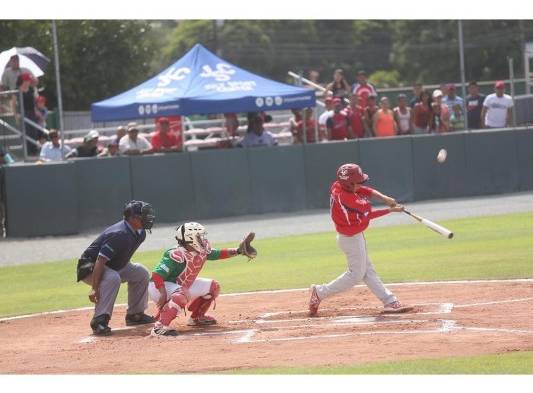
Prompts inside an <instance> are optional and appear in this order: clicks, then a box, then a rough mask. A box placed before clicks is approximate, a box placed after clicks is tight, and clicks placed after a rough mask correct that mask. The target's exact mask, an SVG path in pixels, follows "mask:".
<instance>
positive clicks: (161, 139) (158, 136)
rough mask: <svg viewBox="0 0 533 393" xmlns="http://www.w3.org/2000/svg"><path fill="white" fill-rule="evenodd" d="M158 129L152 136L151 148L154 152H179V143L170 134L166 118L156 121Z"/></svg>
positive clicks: (173, 135) (172, 134)
mask: <svg viewBox="0 0 533 393" xmlns="http://www.w3.org/2000/svg"><path fill="white" fill-rule="evenodd" d="M158 125H159V128H158V130H157V131H156V132H154V134H153V135H152V147H153V149H154V152H158V153H159V152H173V151H181V147H180V143H179V141H178V138H176V135H175V134H174V133H172V132H170V124H169V121H168V119H167V118H166V117H162V118H160V119H159V121H158Z"/></svg>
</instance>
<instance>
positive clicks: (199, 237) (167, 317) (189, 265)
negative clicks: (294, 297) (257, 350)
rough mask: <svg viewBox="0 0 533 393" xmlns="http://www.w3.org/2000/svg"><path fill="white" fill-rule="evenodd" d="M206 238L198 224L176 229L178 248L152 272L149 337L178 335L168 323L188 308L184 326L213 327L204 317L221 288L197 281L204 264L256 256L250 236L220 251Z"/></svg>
mask: <svg viewBox="0 0 533 393" xmlns="http://www.w3.org/2000/svg"><path fill="white" fill-rule="evenodd" d="M206 235H207V232H206V230H205V228H204V226H203V225H201V224H199V223H197V222H187V223H185V224H183V225H181V226H179V227H178V228H177V229H176V240H177V241H178V246H177V247H174V248H171V249H168V250H167V251H165V252H164V253H163V258H162V259H161V262H159V264H158V265H157V266H156V267H155V269H154V270H153V272H152V278H151V281H150V284H149V285H148V293H149V294H150V298H151V299H152V300H153V301H154V302H155V303H156V305H157V308H158V313H157V315H156V323H155V325H154V328H153V329H152V332H151V335H152V336H177V335H178V332H177V331H176V330H175V329H172V328H171V327H170V323H171V322H172V321H173V320H174V318H176V316H177V315H178V312H179V311H180V309H185V307H186V306H187V305H188V310H189V311H190V312H191V316H190V319H189V321H188V323H187V325H189V326H207V325H214V324H216V323H217V321H216V319H215V318H213V317H211V316H209V315H205V313H206V312H207V310H208V309H209V307H210V306H211V303H213V302H214V301H215V299H216V298H217V296H218V294H219V292H220V285H219V284H218V282H217V281H215V280H212V279H209V278H198V273H200V270H202V267H203V266H204V263H205V261H206V260H208V259H209V260H217V259H226V258H231V257H234V256H236V255H246V256H247V257H248V258H249V259H253V258H255V257H256V256H257V251H256V250H255V248H253V247H252V246H251V244H250V243H251V242H252V240H253V239H254V237H255V234H254V233H253V232H251V233H249V234H248V235H246V236H245V237H244V239H243V240H242V242H241V243H240V245H239V247H238V248H226V249H220V250H219V249H214V248H213V249H212V248H211V245H210V244H209V241H208V240H207V237H206Z"/></svg>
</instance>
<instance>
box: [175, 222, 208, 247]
mask: <svg viewBox="0 0 533 393" xmlns="http://www.w3.org/2000/svg"><path fill="white" fill-rule="evenodd" d="M176 240H177V241H178V244H179V245H180V246H186V245H189V246H191V247H192V248H194V249H195V250H196V251H198V252H200V253H206V254H209V253H210V252H211V245H210V244H209V241H208V240H207V231H206V230H205V227H204V226H203V225H202V224H199V223H197V222H186V223H185V224H183V225H180V226H179V227H177V228H176Z"/></svg>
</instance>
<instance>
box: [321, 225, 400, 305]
mask: <svg viewBox="0 0 533 393" xmlns="http://www.w3.org/2000/svg"><path fill="white" fill-rule="evenodd" d="M337 244H338V246H339V248H340V249H341V250H342V252H343V253H344V254H345V255H346V262H347V263H348V270H347V271H346V272H344V273H343V274H341V275H340V276H339V277H337V278H336V279H335V280H333V281H331V282H329V283H328V284H323V285H316V291H317V294H318V297H319V298H320V299H321V300H323V299H325V298H327V297H329V296H332V295H334V294H336V293H339V292H342V291H345V290H347V289H349V288H351V287H353V286H354V285H356V284H358V283H360V282H361V281H363V282H364V283H365V284H366V285H367V286H368V288H369V289H370V290H371V291H372V293H373V294H374V295H375V296H376V297H377V298H378V299H379V300H381V301H382V302H383V304H388V303H392V302H394V301H395V300H396V296H394V295H393V293H392V292H391V291H389V290H388V289H387V288H386V287H385V285H383V282H382V281H381V279H380V278H379V277H378V275H377V273H376V270H375V269H374V265H372V262H371V261H370V258H369V257H368V252H367V249H366V241H365V237H364V235H363V234H362V233H358V234H357V235H355V236H345V235H342V234H340V233H338V234H337Z"/></svg>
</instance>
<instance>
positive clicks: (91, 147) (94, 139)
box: [66, 130, 100, 158]
mask: <svg viewBox="0 0 533 393" xmlns="http://www.w3.org/2000/svg"><path fill="white" fill-rule="evenodd" d="M98 138H100V133H99V132H98V131H97V130H91V131H89V133H88V134H87V135H85V137H84V138H83V143H82V144H81V145H79V146H78V147H76V148H75V149H73V150H71V151H70V152H69V153H68V154H67V155H66V158H75V157H96V156H97V155H98V153H99V151H98Z"/></svg>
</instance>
